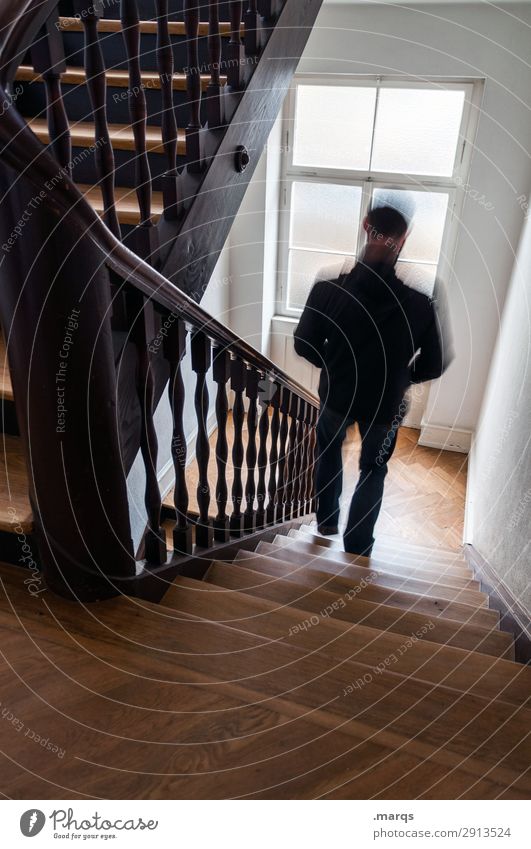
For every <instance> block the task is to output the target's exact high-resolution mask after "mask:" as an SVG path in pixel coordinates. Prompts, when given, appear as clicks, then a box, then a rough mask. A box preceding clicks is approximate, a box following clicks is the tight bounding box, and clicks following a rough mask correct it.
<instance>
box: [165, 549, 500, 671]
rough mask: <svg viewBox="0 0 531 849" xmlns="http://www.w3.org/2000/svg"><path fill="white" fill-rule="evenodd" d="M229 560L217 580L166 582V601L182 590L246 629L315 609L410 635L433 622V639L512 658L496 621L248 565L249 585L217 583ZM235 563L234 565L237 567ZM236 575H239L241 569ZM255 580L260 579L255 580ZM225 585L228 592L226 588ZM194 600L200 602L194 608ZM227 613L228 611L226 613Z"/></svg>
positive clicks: (176, 605)
mask: <svg viewBox="0 0 531 849" xmlns="http://www.w3.org/2000/svg"><path fill="white" fill-rule="evenodd" d="M226 568H227V567H226V565H224V566H223V567H220V568H219V570H218V572H217V576H216V579H215V582H214V583H209V582H208V581H197V580H195V579H193V578H185V577H182V576H181V577H178V578H176V579H175V580H174V581H173V583H172V584H171V585H170V586H169V587H168V590H167V592H166V593H165V595H164V598H163V600H162V604H164V606H165V607H170V608H172V609H176V610H178V609H182V608H181V605H182V601H183V599H182V590H183V589H184V590H194V593H193V594H192V593H191V592H188V593H187V594H186V599H187V602H188V607H187V609H188V610H189V612H194V609H195V612H197V613H198V614H199V611H201V612H202V614H203V615H207V614H208V616H209V618H212V620H213V621H216V622H222V623H225V624H232V623H234V622H236V623H240V624H241V627H243V628H244V629H245V628H246V626H247V625H250V626H251V630H253V631H254V628H253V626H254V624H255V622H254V620H255V619H256V618H257V617H258V618H264V617H265V616H266V617H268V618H271V617H273V618H275V617H276V614H277V613H278V614H279V615H280V614H281V615H283V616H286V615H288V616H291V617H292V618H294V619H295V620H296V621H297V622H300V621H303V620H304V619H305V618H310V617H312V616H315V615H316V614H317V615H318V616H319V618H320V620H326V621H328V619H330V620H331V621H333V622H336V623H337V622H340V623H342V626H343V627H344V628H347V627H352V625H354V624H359V625H365V626H367V627H368V628H375V629H377V630H381V631H390V632H392V633H395V634H401V635H402V636H403V637H410V636H411V634H412V633H413V632H415V631H418V630H420V629H422V628H424V627H428V628H429V634H428V635H427V637H426V639H427V640H429V642H431V643H440V644H442V645H451V646H454V647H456V648H461V649H466V650H468V651H479V652H481V653H482V654H487V655H493V656H494V657H505V658H506V659H507V660H514V645H513V639H512V636H511V635H510V634H506V633H504V632H502V631H499V630H497V629H496V627H495V626H493V627H492V628H490V629H486V628H482V627H480V626H475V625H467V624H463V623H458V622H454V621H452V620H448V619H443V618H442V617H440V618H439V617H427V616H426V614H421V613H411V612H408V611H404V610H400V608H395V607H391V606H390V605H385V604H382V605H378V604H374V603H372V602H368V601H364V600H362V599H358V598H352V599H349V600H348V602H345V601H341V598H342V597H341V596H340V595H338V594H337V593H334V592H328V591H327V590H320V589H311V590H306V589H305V590H302V591H301V590H300V589H299V587H298V585H297V584H296V583H295V582H291V581H287V580H282V579H277V580H275V581H274V582H271V581H267V580H266V581H265V582H264V581H262V583H260V577H261V576H260V573H259V572H252V570H247V569H246V570H245V572H246V574H247V575H248V576H249V577H250V580H249V582H248V586H247V587H246V588H244V587H243V588H242V589H241V590H238V589H233V588H232V587H230V586H229V587H227V585H226V584H224V583H221V584H220V583H218V581H219V580H220V575H221V579H223V573H224V572H225V571H226ZM233 568H236V567H233ZM235 577H236V578H237V579H238V578H241V571H240V572H239V573H238V572H237V573H236V575H235ZM253 581H254V582H256V581H258V584H255V585H254V586H253ZM223 587H226V588H227V589H229V590H230V591H229V592H223V591H221V592H220V590H223ZM205 590H207V594H210V595H211V596H212V599H213V600H214V606H213V607H212V609H211V610H208V611H207V610H206V609H205V608H202V607H201V606H200V604H199V602H200V601H201V600H202V598H203V596H204V595H205ZM194 603H196V607H195V608H194ZM226 617H229V618H228V619H227V618H226Z"/></svg>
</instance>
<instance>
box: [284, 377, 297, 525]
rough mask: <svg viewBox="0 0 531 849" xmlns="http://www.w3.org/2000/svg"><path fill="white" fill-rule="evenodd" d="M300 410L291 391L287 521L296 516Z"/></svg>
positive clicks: (285, 516)
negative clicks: (298, 421) (295, 499)
mask: <svg viewBox="0 0 531 849" xmlns="http://www.w3.org/2000/svg"><path fill="white" fill-rule="evenodd" d="M298 412H299V399H298V397H297V395H295V393H294V392H292V393H291V399H290V406H289V415H290V426H289V450H288V459H287V464H286V465H287V475H286V490H285V492H286V509H285V511H284V518H285V519H286V521H287V520H288V519H292V518H293V516H294V509H295V505H294V501H293V496H294V489H295V477H296V464H297V417H298Z"/></svg>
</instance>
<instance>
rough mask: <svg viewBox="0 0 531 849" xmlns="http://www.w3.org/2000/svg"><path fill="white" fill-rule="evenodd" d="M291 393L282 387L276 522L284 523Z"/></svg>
mask: <svg viewBox="0 0 531 849" xmlns="http://www.w3.org/2000/svg"><path fill="white" fill-rule="evenodd" d="M290 401H291V393H290V391H289V389H286V387H285V386H283V387H282V395H281V400H280V412H281V413H282V419H281V422H280V452H279V459H278V498H277V504H276V512H275V522H283V521H284V515H285V510H286V476H287V472H288V464H287V462H286V461H287V456H286V451H287V441H288V429H289V420H288V413H289V409H290Z"/></svg>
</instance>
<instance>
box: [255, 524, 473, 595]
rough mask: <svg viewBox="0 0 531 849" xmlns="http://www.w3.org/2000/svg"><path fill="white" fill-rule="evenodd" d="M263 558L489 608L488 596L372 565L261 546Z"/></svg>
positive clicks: (265, 543) (276, 546)
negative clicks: (366, 576)
mask: <svg viewBox="0 0 531 849" xmlns="http://www.w3.org/2000/svg"><path fill="white" fill-rule="evenodd" d="M256 552H257V553H259V554H267V555H268V556H270V557H280V558H281V559H283V560H284V561H288V562H290V563H291V564H292V568H293V564H296V565H298V566H299V567H300V568H307V567H309V568H311V569H318V570H320V571H322V572H328V573H331V574H335V575H337V576H338V577H339V576H343V577H346V576H349V577H350V578H351V579H353V580H357V579H358V578H362V577H364V576H365V575H370V576H371V583H376V584H378V585H379V586H383V587H387V588H390V589H397V590H404V591H406V592H411V593H414V594H415V595H421V596H435V597H437V598H440V599H446V600H448V601H459V602H460V603H462V604H470V605H472V606H474V607H488V595H487V594H486V593H482V592H478V591H477V590H469V589H462V588H457V589H454V588H453V587H448V586H446V585H445V584H440V583H437V582H434V581H431V580H424V579H421V578H413V577H410V576H408V575H400V574H396V573H393V572H387V571H385V572H384V571H383V570H382V569H380V568H378V566H375V565H373V563H372V562H371V563H370V565H369V566H356V565H355V564H347V563H341V561H338V560H334V559H333V558H330V557H328V556H322V555H320V554H313V553H308V552H306V551H304V550H302V549H298V548H295V547H292V546H289V545H279V544H278V543H277V541H276V540H275V542H274V543H267V542H260V543H259V544H258V545H257V547H256Z"/></svg>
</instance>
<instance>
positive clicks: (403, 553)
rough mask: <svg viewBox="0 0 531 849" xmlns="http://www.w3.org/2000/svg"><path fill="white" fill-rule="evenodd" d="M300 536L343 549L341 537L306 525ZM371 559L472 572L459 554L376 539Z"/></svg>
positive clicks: (462, 572) (319, 543)
mask: <svg viewBox="0 0 531 849" xmlns="http://www.w3.org/2000/svg"><path fill="white" fill-rule="evenodd" d="M300 536H302V537H304V538H308V540H309V541H310V542H313V544H314V545H322V546H325V547H328V548H340V549H342V548H343V540H342V538H341V537H339V536H338V537H324V536H321V535H320V534H318V533H317V530H316V529H312V528H310V527H309V526H308V525H304V526H301V533H300ZM372 554H373V557H375V558H376V559H381V560H385V559H387V558H389V557H391V558H392V559H393V560H396V561H397V562H407V563H410V564H411V565H412V566H413V565H414V566H416V565H418V566H421V567H422V568H426V569H429V568H434V569H435V568H437V569H438V568H441V567H443V568H446V569H448V570H455V574H470V575H472V570H471V569H470V567H469V566H468V565H467V563H466V560H465V559H464V557H463V556H462V555H461V554H457V553H456V554H454V555H453V556H452V557H448V556H446V555H441V554H439V553H438V552H437V549H435V548H434V549H429V548H424V549H417V548H415V546H403V545H401V544H400V543H399V542H397V543H396V544H395V545H390V544H388V543H386V542H385V543H383V542H380V541H379V538H377V539H376V542H375V544H374V548H373V552H372Z"/></svg>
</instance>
